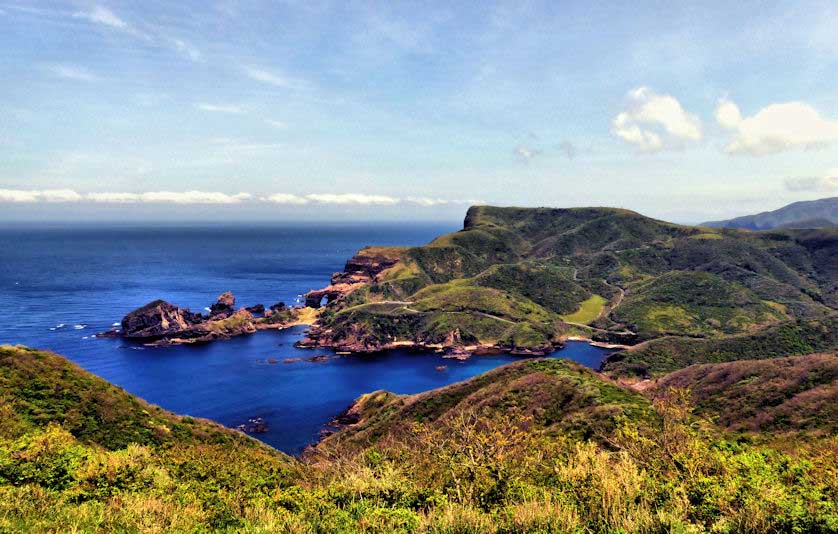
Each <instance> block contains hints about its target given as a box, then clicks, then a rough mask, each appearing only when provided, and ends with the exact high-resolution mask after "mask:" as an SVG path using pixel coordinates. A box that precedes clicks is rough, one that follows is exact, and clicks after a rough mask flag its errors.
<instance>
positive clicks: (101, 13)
mask: <svg viewBox="0 0 838 534" xmlns="http://www.w3.org/2000/svg"><path fill="white" fill-rule="evenodd" d="M73 16H74V17H76V18H82V19H87V20H89V21H90V22H95V23H96V24H103V25H105V26H110V27H111V28H117V29H120V30H127V29H128V23H127V22H125V21H124V20H122V19H121V18H119V17H118V16H116V14H115V13H114V12H113V11H111V10H110V9H108V8H106V7H102V6H96V7H94V8H93V9H92V10H91V11H78V12H76V13H74V14H73Z"/></svg>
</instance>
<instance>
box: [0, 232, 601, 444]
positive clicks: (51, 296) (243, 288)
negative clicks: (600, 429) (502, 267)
mask: <svg viewBox="0 0 838 534" xmlns="http://www.w3.org/2000/svg"><path fill="white" fill-rule="evenodd" d="M456 229H457V226H456V225H453V224H448V225H446V224H392V223H389V224H372V223H370V224H293V225H292V224H274V225H267V224H264V225H255V224H253V225H245V224H234V225H221V224H218V225H206V224H204V225H186V224H181V225H169V226H162V225H119V224H111V225H104V226H103V225H97V226H94V225H75V226H66V225H6V226H5V227H3V228H0V250H3V262H2V263H0V295H1V296H2V299H0V301H2V305H3V320H2V321H0V344H22V345H28V346H31V347H37V348H41V349H48V350H51V351H54V352H56V353H59V354H62V355H64V356H66V357H68V358H69V359H71V360H73V361H74V362H76V363H77V364H79V365H80V366H82V367H83V368H85V369H87V370H88V371H90V372H92V373H94V374H96V375H98V376H100V377H102V378H104V379H105V380H108V381H110V382H112V383H114V384H117V385H119V386H120V387H122V388H124V389H125V390H127V391H129V392H130V393H133V394H135V395H138V396H140V397H142V398H144V399H146V400H147V401H149V402H152V403H155V404H159V405H160V406H163V407H164V408H167V409H169V410H172V411H174V412H177V413H180V414H189V415H192V416H198V417H206V418H208V419H212V420H215V421H218V422H219V423H221V424H224V425H227V426H230V427H236V426H238V425H241V424H247V423H248V420H250V419H253V418H256V417H260V418H262V419H264V421H265V423H266V424H267V426H268V430H267V432H264V433H259V434H256V435H255V437H257V438H258V439H260V440H262V441H264V442H266V443H268V444H270V445H272V446H274V447H276V448H277V449H279V450H282V451H284V452H287V453H291V454H295V453H299V452H300V451H301V450H302V449H303V448H304V447H305V446H306V445H307V444H309V443H312V442H313V441H316V440H317V438H318V436H319V433H320V431H321V429H323V428H324V425H326V424H327V423H328V421H329V420H330V419H331V418H332V417H334V416H335V415H337V414H339V413H340V412H341V411H343V410H344V409H345V408H346V407H347V406H348V405H349V404H350V403H351V402H352V400H353V399H355V398H356V397H358V396H359V395H361V394H362V393H366V392H370V391H374V390H378V389H386V390H389V391H393V392H395V393H403V394H407V393H418V392H421V391H426V390H429V389H433V388H437V387H440V386H444V385H447V384H451V383H454V382H458V381H461V380H465V379H467V378H469V377H472V376H474V375H477V374H480V373H483V372H485V371H488V370H490V369H492V368H494V367H497V366H499V365H503V364H505V363H508V362H510V361H514V360H516V359H517V358H516V357H514V356H508V355H497V356H479V357H472V358H470V359H468V360H466V361H462V362H461V361H457V360H450V359H443V358H442V357H441V356H439V355H436V354H423V353H416V352H408V351H391V352H388V353H386V354H381V355H375V356H338V355H334V354H331V353H330V352H329V351H324V350H322V349H316V350H313V349H312V350H307V349H297V348H295V347H294V342H296V341H297V340H298V339H300V337H301V336H302V334H303V332H304V331H305V327H295V328H291V329H288V330H284V331H262V332H258V333H256V334H254V335H250V336H243V337H237V338H234V339H231V340H228V341H218V342H214V343H210V344H206V345H199V346H178V347H157V348H151V347H143V346H140V345H135V344H131V343H126V342H124V341H122V340H119V339H108V338H97V337H95V334H97V333H99V332H103V331H105V330H108V329H109V328H110V327H111V325H113V324H114V323H118V322H119V321H120V319H121V318H122V317H123V315H125V314H126V313H128V312H129V311H131V310H133V309H135V308H137V307H139V306H141V305H143V304H145V303H147V302H149V301H151V300H154V299H158V298H162V299H165V300H168V301H170V302H172V303H174V304H177V305H179V306H183V307H188V308H190V309H192V310H193V311H201V310H203V308H204V307H205V306H209V305H210V304H211V303H213V302H215V299H216V298H217V296H218V295H219V294H220V293H222V292H224V291H232V292H233V293H234V294H235V296H236V298H237V305H239V306H249V305H253V304H256V303H262V304H264V305H266V306H268V305H271V304H274V303H276V302H277V301H284V302H285V303H287V304H289V305H290V304H294V303H295V301H296V299H298V296H299V295H301V294H303V293H305V292H306V291H308V290H310V289H315V288H319V287H322V286H324V285H326V284H328V282H329V277H330V276H331V274H332V273H333V272H336V271H340V270H342V268H343V264H344V262H345V261H346V260H347V259H348V258H349V257H350V256H352V254H353V253H354V252H355V251H356V250H358V249H360V248H361V247H363V246H365V245H420V244H424V243H427V242H428V241H430V240H431V239H433V238H434V237H436V236H438V235H440V234H443V233H447V232H450V231H454V230H456ZM319 354H330V355H331V356H332V357H331V358H329V359H328V360H327V361H324V362H306V361H296V362H294V363H283V360H285V359H292V358H302V359H305V358H310V357H311V356H314V355H319ZM607 354H608V351H606V350H603V349H599V348H596V347H592V346H590V345H588V344H585V343H581V342H571V343H569V344H568V346H567V347H566V348H564V349H563V350H561V351H559V352H557V353H555V354H554V355H553V356H555V357H566V358H570V359H573V360H576V361H578V362H581V363H583V364H584V365H588V366H590V367H597V366H598V365H599V364H600V362H601V361H602V359H603V358H604V357H605V356H606V355H607ZM273 360H277V363H271V361H273ZM440 366H446V367H445V368H444V369H442V370H439V369H438V367H440Z"/></svg>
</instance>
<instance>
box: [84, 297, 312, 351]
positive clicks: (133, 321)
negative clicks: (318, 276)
mask: <svg viewBox="0 0 838 534" xmlns="http://www.w3.org/2000/svg"><path fill="white" fill-rule="evenodd" d="M315 317H316V313H314V310H311V309H306V308H302V307H287V306H286V305H285V304H284V303H282V302H279V303H277V304H274V305H272V306H271V307H270V308H268V309H266V308H265V306H264V305H263V304H256V305H254V306H248V307H243V308H238V309H236V297H235V296H234V295H233V294H232V293H231V292H229V291H227V292H225V293H222V294H221V295H220V296H219V297H218V299H217V300H216V302H215V303H213V304H212V305H211V306H210V307H209V313H208V314H206V315H204V314H201V313H195V312H192V311H190V310H188V309H186V308H181V307H178V306H176V305H174V304H171V303H169V302H166V301H165V300H155V301H152V302H149V303H148V304H146V305H145V306H142V307H140V308H137V309H136V310H134V311H132V312H130V313H128V314H127V315H126V316H125V317H123V318H122V321H121V322H120V328H119V329H116V328H114V329H111V330H109V331H108V332H105V333H103V334H100V335H102V336H107V337H120V338H123V339H126V340H129V341H133V342H137V343H143V344H145V345H150V346H166V345H181V344H190V343H207V342H210V341H215V340H219V339H229V338H231V337H235V336H240V335H247V334H253V333H255V332H257V331H259V330H268V329H282V328H289V327H291V326H296V325H300V324H311V323H312V322H313V321H314V320H315Z"/></svg>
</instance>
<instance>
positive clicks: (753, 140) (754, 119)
mask: <svg viewBox="0 0 838 534" xmlns="http://www.w3.org/2000/svg"><path fill="white" fill-rule="evenodd" d="M716 122H718V123H719V125H720V126H721V127H722V128H725V129H727V130H731V131H733V132H734V137H733V140H732V141H730V143H728V144H727V145H726V146H725V148H724V150H725V152H727V153H729V154H750V155H752V156H763V155H766V154H774V153H777V152H782V151H784V150H790V149H793V148H818V147H822V146H825V145H828V144H831V143H834V142H836V141H838V120H831V119H827V118H824V117H822V116H821V115H820V113H818V111H817V110H816V109H815V108H813V107H812V106H810V105H808V104H806V103H805V102H784V103H781V104H771V105H769V106H766V107H764V108H762V109H761V110H759V111H757V112H756V113H755V114H754V115H752V116H750V117H743V116H742V113H741V112H740V111H739V106H737V105H736V104H735V103H734V102H732V101H730V100H728V99H726V98H723V99H721V100H719V103H718V105H717V107H716Z"/></svg>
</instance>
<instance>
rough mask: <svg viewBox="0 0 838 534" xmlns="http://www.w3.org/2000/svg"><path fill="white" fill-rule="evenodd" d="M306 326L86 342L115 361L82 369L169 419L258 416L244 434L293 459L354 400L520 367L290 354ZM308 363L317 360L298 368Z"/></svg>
mask: <svg viewBox="0 0 838 534" xmlns="http://www.w3.org/2000/svg"><path fill="white" fill-rule="evenodd" d="M305 328H306V327H302V326H301V327H294V328H289V329H286V330H280V331H273V330H268V331H263V332H258V333H256V334H253V335H249V336H240V337H236V338H233V339H230V340H226V341H216V342H213V343H209V344H205V345H180V346H171V347H143V346H138V345H131V344H126V343H125V342H124V341H121V340H112V339H96V340H95V341H93V343H94V344H100V343H101V344H112V345H115V346H112V347H110V349H111V350H108V351H107V352H108V353H109V354H110V355H111V358H116V360H115V361H113V360H112V361H110V362H108V363H107V365H102V366H99V365H91V363H92V362H87V365H86V367H87V368H88V369H90V370H92V371H93V372H95V373H96V374H98V375H100V376H102V377H103V378H105V379H106V380H109V381H111V382H113V383H115V384H120V385H122V386H123V387H126V389H128V390H129V391H131V393H134V394H136V395H139V396H140V397H142V398H144V399H145V400H147V401H149V402H152V403H155V404H160V405H162V406H165V407H166V408H167V409H169V410H172V411H174V412H176V413H180V414H188V415H192V416H196V417H205V418H208V419H212V420H215V421H217V422H219V423H221V424H223V425H226V426H229V427H236V426H238V425H242V424H248V420H249V419H253V418H257V417H258V418H261V419H263V420H264V422H265V424H266V425H267V430H266V431H265V432H261V433H257V434H253V436H254V437H256V438H257V439H260V440H262V441H264V442H265V443H267V444H269V445H271V446H273V447H275V448H277V449H279V450H281V451H283V452H286V453H289V454H297V453H299V452H300V451H301V450H302V449H303V448H304V447H305V446H306V445H307V444H309V443H312V442H315V441H317V439H318V437H319V433H320V430H321V429H322V428H323V427H324V425H326V424H327V423H328V422H329V421H330V420H331V419H332V418H333V417H334V416H336V415H337V414H339V413H340V412H341V411H343V410H344V409H345V408H346V407H347V406H348V405H349V404H350V403H351V402H352V401H353V400H354V399H355V398H357V397H358V396H359V395H361V394H363V393H369V392H371V391H375V390H379V389H386V390H388V391H392V392H394V393H400V394H412V393H419V392H422V391H427V390H430V389H434V388H438V387H442V386H445V385H448V384H452V383H455V382H460V381H462V380H466V379H468V378H470V377H472V376H475V375H478V374H480V373H484V372H486V371H489V370H491V369H494V368H495V367H498V366H500V365H504V364H506V363H510V362H513V361H517V360H520V359H521V357H520V356H510V355H508V354H499V355H491V356H472V357H471V358H469V359H467V360H463V361H460V360H456V359H450V358H449V359H446V358H443V357H442V356H441V355H439V354H435V353H424V352H415V351H400V350H393V351H387V352H384V353H380V354H374V355H339V354H335V353H334V352H333V351H330V350H323V349H298V348H296V347H294V343H295V342H296V341H297V340H298V339H300V338H301V336H302V334H303V332H304V331H305ZM113 349H118V350H113ZM610 352H612V351H610V350H608V349H602V348H598V347H594V346H591V345H589V344H587V343H585V342H581V341H570V342H568V343H567V346H566V347H565V348H563V349H561V350H559V351H556V352H555V353H553V354H552V355H551V356H550V357H561V358H568V359H571V360H574V361H577V362H579V363H581V364H583V365H586V366H588V367H593V368H596V367H598V366H599V364H600V363H601V361H602V359H603V358H604V357H605V356H606V355H608V354H609V353H610ZM314 356H318V357H317V358H315V360H317V361H306V360H307V359H309V360H310V359H311V358H312V357H314ZM321 356H325V358H323V357H321ZM286 360H288V361H290V363H285V361H286ZM442 366H444V368H442Z"/></svg>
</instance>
